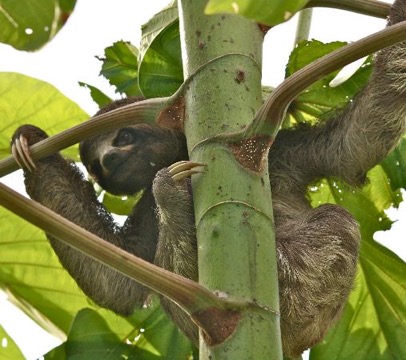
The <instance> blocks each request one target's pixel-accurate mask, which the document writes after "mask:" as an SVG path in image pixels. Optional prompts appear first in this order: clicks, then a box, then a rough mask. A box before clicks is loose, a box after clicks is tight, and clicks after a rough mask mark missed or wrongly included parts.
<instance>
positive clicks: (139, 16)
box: [0, 0, 406, 359]
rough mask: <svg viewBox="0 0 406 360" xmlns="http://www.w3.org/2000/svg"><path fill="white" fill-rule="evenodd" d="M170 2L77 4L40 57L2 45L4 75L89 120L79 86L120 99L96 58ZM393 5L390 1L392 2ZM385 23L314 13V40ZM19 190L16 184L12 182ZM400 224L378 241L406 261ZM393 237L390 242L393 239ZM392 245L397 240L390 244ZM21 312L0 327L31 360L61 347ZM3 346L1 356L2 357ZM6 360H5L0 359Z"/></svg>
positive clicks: (279, 68)
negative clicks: (42, 87)
mask: <svg viewBox="0 0 406 360" xmlns="http://www.w3.org/2000/svg"><path fill="white" fill-rule="evenodd" d="M168 2H169V0H151V1H148V2H147V1H143V2H142V6H141V8H140V2H135V1H134V0H115V1H114V2H113V1H112V0H110V1H100V0H78V2H77V6H76V9H75V11H74V13H73V15H72V16H71V18H70V19H69V20H68V22H67V24H66V26H65V27H64V28H63V29H62V30H61V31H60V32H59V34H58V35H57V36H56V37H55V38H54V39H53V40H52V42H51V43H50V44H48V45H46V46H45V47H44V48H43V49H41V50H40V51H38V52H36V53H23V52H18V51H16V50H13V49H12V48H11V47H9V46H6V45H2V44H0V71H14V72H19V73H23V74H26V75H29V76H32V77H36V78H38V79H41V80H45V81H48V82H49V83H51V84H53V85H54V86H56V87H57V88H58V89H59V90H60V91H61V92H63V93H64V94H65V95H66V96H68V97H70V98H71V99H72V100H74V101H75V102H77V103H78V104H79V105H80V106H81V107H82V108H83V109H84V110H86V111H87V112H88V113H89V114H93V113H94V112H95V111H96V110H97V106H96V105H95V104H94V103H93V102H92V100H91V98H90V96H89V93H88V91H87V90H85V89H82V88H80V87H79V85H78V81H83V82H86V83H89V84H91V85H95V86H97V87H99V88H100V89H102V90H103V91H104V92H106V93H108V94H109V95H110V96H111V97H116V98H117V95H114V92H113V90H112V89H111V88H109V86H108V83H107V81H105V80H103V79H102V78H99V77H98V73H99V71H100V62H99V61H98V60H97V59H95V56H96V55H103V50H104V48H105V47H107V46H110V45H111V44H112V43H113V42H115V41H118V40H126V41H131V42H132V43H133V44H134V45H136V46H138V44H139V41H140V36H141V30H140V26H141V24H143V23H145V22H146V21H147V20H148V19H149V18H150V17H151V16H152V15H153V14H155V13H156V12H157V11H159V10H160V9H162V8H163V7H164V6H166V4H167V3H168ZM387 2H391V1H387ZM295 22H296V20H295V19H294V20H292V21H290V22H288V23H286V24H283V25H282V26H278V27H277V28H274V29H272V30H271V31H270V32H269V33H268V35H267V37H266V41H265V45H264V64H266V66H264V71H263V83H264V84H265V85H272V86H275V85H278V84H279V83H280V82H281V81H282V80H283V77H284V66H285V64H286V63H287V59H288V54H289V53H290V51H291V50H292V46H293V41H294V34H295V26H294V25H295ZM384 25H385V21H384V20H381V19H374V18H370V17H367V16H362V15H357V14H350V13H348V12H343V11H338V10H327V9H317V10H315V11H314V15H313V22H312V29H311V34H310V37H311V38H316V39H318V40H321V41H324V42H329V41H335V40H341V41H354V40H357V39H359V38H361V37H363V36H366V35H368V34H370V33H372V32H374V31H377V30H380V29H382V28H383V27H384ZM10 182H11V183H12V184H15V180H14V179H13V180H11V181H10ZM390 217H391V218H392V219H394V220H396V219H399V220H400V221H398V222H397V223H395V225H394V227H393V229H392V230H391V234H379V236H377V238H378V239H379V241H382V242H383V243H384V244H385V245H387V246H388V247H390V248H391V249H393V250H394V251H395V252H396V253H397V254H399V255H400V256H402V257H403V259H406V245H404V244H402V243H401V241H400V240H403V239H404V235H403V234H405V231H406V206H405V205H403V206H402V207H401V211H395V210H393V211H391V212H390ZM390 235H391V236H390ZM391 239H392V240H391ZM22 321H25V320H23V318H22V317H21V315H20V314H19V313H18V311H17V310H16V309H14V308H12V307H10V305H9V303H8V302H7V301H6V300H5V297H4V296H3V297H2V296H1V294H0V324H1V325H2V326H4V327H5V328H6V329H7V331H8V332H9V334H10V335H11V336H12V337H13V338H14V339H15V341H17V343H18V345H19V346H20V347H21V349H22V351H23V352H24V354H25V356H26V357H27V359H36V358H38V357H39V356H40V355H41V354H43V353H45V352H46V351H48V349H50V348H53V347H54V346H55V345H56V343H55V341H54V340H49V338H48V337H46V336H43V335H41V334H39V331H37V330H36V329H35V328H33V327H31V325H30V324H27V323H24V325H22ZM1 346H2V345H1V343H0V354H1ZM0 357H1V356H0Z"/></svg>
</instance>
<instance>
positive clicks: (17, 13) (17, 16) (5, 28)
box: [0, 0, 76, 51]
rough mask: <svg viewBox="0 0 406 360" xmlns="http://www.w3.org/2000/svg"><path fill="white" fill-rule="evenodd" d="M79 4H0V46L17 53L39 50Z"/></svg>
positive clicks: (43, 0) (30, 0) (71, 0)
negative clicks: (9, 47)
mask: <svg viewBox="0 0 406 360" xmlns="http://www.w3.org/2000/svg"><path fill="white" fill-rule="evenodd" d="M75 5H76V0H19V1H14V0H1V1H0V8H1V11H0V29H1V31H0V42H3V43H6V44H9V45H11V46H13V47H14V48H16V49H18V50H28V51H32V50H38V49H39V48H41V47H42V46H44V45H45V44H46V43H47V42H48V41H50V40H51V39H52V38H53V37H54V36H55V35H56V34H57V33H58V31H59V30H60V29H61V28H62V26H63V25H64V24H65V22H66V21H67V20H68V18H69V16H70V14H71V12H72V11H73V9H74V7H75Z"/></svg>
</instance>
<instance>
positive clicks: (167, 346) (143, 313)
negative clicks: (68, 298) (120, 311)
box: [45, 299, 192, 360]
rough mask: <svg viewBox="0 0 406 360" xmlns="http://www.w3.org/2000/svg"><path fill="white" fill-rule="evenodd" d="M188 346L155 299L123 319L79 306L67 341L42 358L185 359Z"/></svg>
mask: <svg viewBox="0 0 406 360" xmlns="http://www.w3.org/2000/svg"><path fill="white" fill-rule="evenodd" d="M191 353H192V347H191V345H190V343H189V341H188V340H186V338H185V337H184V336H183V335H182V334H181V333H180V332H179V330H178V329H177V328H176V327H175V326H174V325H173V323H172V322H171V321H170V320H169V319H168V318H167V317H166V315H165V314H164V312H163V310H162V308H161V307H160V306H159V302H158V301H157V300H156V299H155V300H154V301H152V304H151V305H150V306H148V307H146V308H143V309H139V310H136V311H135V312H134V314H133V315H132V316H131V317H130V318H128V319H126V318H123V317H121V316H118V315H115V314H113V313H112V312H110V311H108V310H103V309H99V310H98V311H95V310H93V309H89V308H87V309H83V310H81V311H80V312H79V313H78V314H77V316H76V318H75V320H74V322H73V324H72V328H71V330H70V332H69V334H68V339H67V341H66V342H65V343H64V344H62V345H60V346H58V347H57V348H55V349H53V350H52V351H50V352H49V353H48V354H47V355H46V357H45V358H46V359H58V360H59V359H64V358H68V359H71V358H73V357H74V358H75V359H86V360H87V359H99V358H112V359H121V358H128V359H139V360H141V359H142V360H150V359H162V358H165V359H167V358H173V359H187V358H190V355H191Z"/></svg>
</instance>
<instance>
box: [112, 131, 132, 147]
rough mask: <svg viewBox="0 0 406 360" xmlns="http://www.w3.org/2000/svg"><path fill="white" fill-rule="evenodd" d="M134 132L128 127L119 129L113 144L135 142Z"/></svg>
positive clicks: (120, 145)
mask: <svg viewBox="0 0 406 360" xmlns="http://www.w3.org/2000/svg"><path fill="white" fill-rule="evenodd" d="M136 140H137V138H136V134H135V133H134V131H132V130H130V129H121V130H120V131H119V133H118V134H117V136H116V138H115V140H114V145H115V146H118V147H122V146H127V145H131V144H134V143H135V142H136Z"/></svg>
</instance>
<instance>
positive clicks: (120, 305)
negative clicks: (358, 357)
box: [12, 0, 406, 356]
mask: <svg viewBox="0 0 406 360" xmlns="http://www.w3.org/2000/svg"><path fill="white" fill-rule="evenodd" d="M405 12H406V1H405V0H398V1H396V2H395V4H394V5H393V7H392V12H391V15H390V17H389V25H391V24H394V23H397V22H400V21H402V20H404V19H405ZM405 50H406V43H399V44H397V45H394V46H392V47H389V48H386V49H384V50H382V51H380V52H379V53H378V54H376V56H375V62H374V70H373V73H372V76H371V78H370V81H369V83H368V85H367V86H366V87H365V88H364V90H363V91H362V92H361V93H360V94H358V95H357V96H356V97H355V99H354V100H353V101H352V102H350V103H349V104H348V106H347V107H346V108H345V109H344V110H342V111H340V112H339V113H335V114H334V115H333V116H332V118H330V119H328V120H327V121H326V122H323V123H322V124H319V125H315V126H307V127H304V126H300V127H297V128H293V129H289V130H282V131H280V133H279V134H278V136H277V139H276V141H275V143H274V144H273V146H272V147H271V150H270V152H269V173H270V181H271V187H272V192H273V204H274V205H273V206H274V215H275V225H276V247H277V262H278V275H279V292H280V312H281V329H282V342H283V351H284V353H285V355H288V356H297V355H299V354H300V353H301V352H302V351H303V350H305V349H306V348H308V347H311V346H312V345H314V344H315V343H317V342H318V341H319V340H320V339H321V338H322V337H323V336H324V335H325V333H326V331H327V330H328V329H329V328H330V326H331V325H332V324H333V323H334V322H335V321H336V319H337V318H338V317H339V315H340V313H341V312H342V309H343V307H344V305H345V303H346V300H347V297H348V294H349V293H350V291H351V289H352V286H353V280H354V276H355V273H356V264H357V258H358V248H359V243H360V233H359V229H358V225H357V223H356V221H355V220H354V219H353V218H352V216H351V215H350V214H349V213H348V212H347V211H346V210H344V209H342V208H341V207H339V206H336V205H322V206H319V207H317V208H311V206H310V205H309V201H308V199H307V197H306V190H307V186H308V185H309V184H310V183H312V182H314V181H316V180H317V179H321V178H324V177H332V178H336V179H340V180H343V181H345V182H347V183H348V184H350V185H352V186H361V185H362V184H363V183H364V181H365V176H366V172H367V171H368V170H369V169H371V168H372V167H373V166H374V165H376V164H377V163H378V162H379V161H380V160H382V159H383V158H384V157H385V156H386V155H387V154H388V153H389V152H390V151H391V150H392V149H393V148H394V147H395V146H396V145H397V143H398V142H399V139H400V138H401V137H402V134H403V133H404V130H405V116H406V51H405ZM128 101H132V100H125V101H121V102H120V101H119V102H116V103H113V104H112V105H111V106H110V107H107V108H105V109H104V110H102V111H103V112H105V111H109V110H111V109H112V108H115V107H118V106H121V105H122V104H123V103H125V104H126V103H128ZM46 137H47V135H46V134H45V133H44V132H43V131H42V130H40V129H38V128H36V127H34V126H31V125H24V126H22V127H20V128H19V129H18V130H17V131H16V133H15V134H14V136H13V142H12V144H13V150H14V151H13V152H14V154H15V156H16V158H17V160H18V161H19V162H20V163H21V164H25V165H24V166H23V167H24V174H25V184H26V188H27V192H28V194H29V195H30V196H31V197H32V198H33V199H34V200H36V201H38V202H40V203H42V204H44V205H45V206H47V207H49V208H50V209H52V210H54V211H55V212H57V213H59V214H61V215H63V216H64V217H66V218H67V219H69V220H71V221H73V222H74V223H76V224H78V225H80V226H82V227H83V228H85V229H87V230H89V231H91V232H93V233H94V234H97V235H98V236H100V237H101V238H103V239H105V240H107V241H109V242H110V243H112V244H114V245H117V246H118V247H120V248H122V249H125V250H126V251H128V252H130V253H132V254H135V255H136V256H139V257H141V258H143V259H145V260H147V261H149V262H153V263H155V264H157V265H159V266H161V267H163V268H165V269H168V270H170V271H173V272H176V273H178V274H181V275H183V276H185V277H188V278H191V279H194V280H197V278H198V273H197V246H196V237H195V225H194V215H193V205H192V193H191V190H190V187H189V184H188V180H187V179H184V178H183V176H179V177H175V176H173V174H174V173H177V172H178V170H176V169H175V170H174V169H171V171H168V167H169V166H170V165H171V164H173V163H175V162H178V161H181V160H187V159H188V153H187V148H186V140H185V137H184V135H183V134H182V133H181V132H177V131H173V130H168V129H164V128H160V127H158V126H151V125H134V126H129V127H125V128H121V129H119V130H117V131H114V132H111V133H107V134H103V135H100V136H97V137H94V138H92V139H88V140H86V141H84V142H82V143H81V145H80V154H81V159H82V161H83V164H84V165H85V166H86V168H87V169H88V171H89V173H90V174H92V175H93V176H94V178H95V179H96V181H97V182H98V183H99V184H100V185H101V186H102V187H103V188H104V189H106V190H107V191H109V192H111V193H113V194H134V193H136V192H138V191H139V190H141V189H144V192H143V194H142V197H141V199H140V200H139V201H138V203H137V204H136V205H135V206H134V208H133V210H132V212H131V214H130V215H129V216H128V218H127V220H126V222H125V223H124V225H123V226H122V227H119V226H117V225H116V224H115V223H114V221H113V218H112V216H111V214H110V213H108V211H106V209H105V208H104V206H103V205H102V204H100V203H99V201H98V200H97V197H96V195H95V191H94V188H93V185H92V184H91V183H90V182H88V181H86V180H85V179H84V177H83V175H82V174H81V172H80V171H79V170H78V168H77V167H76V166H75V165H74V164H73V163H72V162H71V161H69V160H66V159H64V158H62V157H61V156H60V155H59V154H55V155H52V156H48V157H46V158H44V159H41V160H39V161H36V162H35V164H34V163H33V162H32V161H31V160H30V158H29V152H28V151H27V150H24V145H25V143H26V144H28V145H32V144H34V143H36V142H38V141H40V140H42V139H44V138H46ZM188 166H189V167H190V168H193V166H194V165H193V164H191V165H190V164H189V163H186V167H188ZM179 178H180V179H179ZM48 237H49V239H50V241H51V244H52V246H53V248H54V249H55V251H56V253H57V254H58V256H59V258H60V261H61V262H62V264H63V266H64V267H65V268H66V269H67V270H68V271H69V273H70V274H71V275H72V276H73V278H74V279H75V280H76V281H77V283H78V284H79V286H80V287H81V288H82V289H83V291H84V292H85V293H86V294H87V295H88V296H90V297H91V298H92V299H93V300H94V301H95V302H96V303H98V304H100V305H101V306H104V307H107V308H109V309H112V310H113V311H115V312H117V313H119V314H123V315H128V314H131V313H132V312H133V310H134V308H135V307H137V306H139V305H140V304H142V303H143V302H144V300H145V298H146V295H147V294H148V289H146V288H145V287H143V286H142V285H140V284H138V283H137V282H135V281H134V280H131V279H129V278H128V277H126V276H124V275H122V274H120V273H118V272H116V271H114V270H112V269H111V268H109V267H107V266H105V265H103V264H101V263H99V262H97V261H95V260H93V259H91V258H89V257H87V256H85V255H84V254H82V253H80V252H78V251H77V250H75V249H73V248H71V247H70V246H68V245H66V244H64V243H62V242H60V241H57V240H55V239H53V238H52V237H51V236H48ZM162 304H163V306H164V308H165V309H166V310H167V311H168V313H169V314H170V315H171V316H172V318H173V320H174V321H175V322H176V323H177V324H178V325H179V327H180V328H181V329H182V330H183V331H184V332H185V333H186V335H187V336H188V337H189V338H191V339H192V340H193V341H194V342H195V343H196V341H197V337H198V332H197V327H196V326H195V325H194V324H193V322H191V321H190V319H189V318H188V316H187V315H186V314H185V313H183V311H182V310H181V309H180V308H178V307H177V306H176V305H175V304H173V303H171V302H170V301H168V300H165V299H162Z"/></svg>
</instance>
